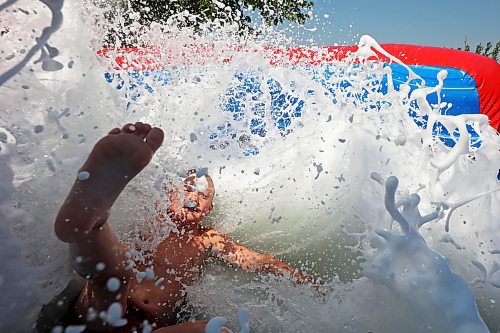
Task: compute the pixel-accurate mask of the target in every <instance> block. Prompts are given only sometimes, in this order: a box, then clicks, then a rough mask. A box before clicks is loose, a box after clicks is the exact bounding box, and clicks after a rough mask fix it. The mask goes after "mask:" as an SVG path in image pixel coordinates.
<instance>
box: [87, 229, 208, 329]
mask: <svg viewBox="0 0 500 333" xmlns="http://www.w3.org/2000/svg"><path fill="white" fill-rule="evenodd" d="M205 235H206V234H205V232H204V231H201V230H200V232H198V233H197V234H196V235H193V234H191V233H189V234H182V235H181V234H180V233H179V232H174V231H172V232H170V234H169V235H168V237H167V238H166V239H165V240H163V241H162V242H161V243H160V244H159V245H158V247H157V249H156V252H155V253H154V255H153V257H152V259H151V260H150V261H149V263H148V265H141V266H138V267H137V269H138V270H139V271H145V269H146V268H147V267H151V268H153V270H154V273H155V277H154V279H143V280H142V281H141V282H137V280H136V279H135V276H133V277H132V278H131V279H130V289H129V291H128V297H127V303H126V310H125V315H124V317H125V318H127V321H128V324H127V325H126V326H125V327H122V328H121V329H118V330H117V331H124V332H129V331H130V330H131V329H132V327H139V326H140V324H142V322H143V321H144V319H147V320H148V322H149V323H150V324H152V323H156V325H157V327H163V326H169V325H174V324H176V323H177V321H178V318H177V313H178V312H179V310H180V309H181V307H182V306H183V305H184V304H185V296H186V292H185V287H186V286H189V285H191V284H192V283H193V282H194V281H196V279H198V277H199V276H200V274H201V270H202V267H203V263H204V262H205V260H206V259H207V258H208V254H209V250H210V248H209V247H207V245H206V244H204V243H205V242H204V239H205V238H206V237H205ZM93 292H94V291H93V290H92V285H90V284H87V287H86V288H85V290H84V292H83V293H82V296H83V297H80V299H79V303H78V305H77V307H78V310H77V312H78V313H84V312H85V311H87V309H88V308H89V307H92V299H93V298H92V297H85V296H91V295H92V294H93Z"/></svg>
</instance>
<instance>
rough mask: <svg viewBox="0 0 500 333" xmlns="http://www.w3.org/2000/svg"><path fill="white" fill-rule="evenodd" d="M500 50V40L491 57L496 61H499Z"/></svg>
mask: <svg viewBox="0 0 500 333" xmlns="http://www.w3.org/2000/svg"><path fill="white" fill-rule="evenodd" d="M499 52H500V42H497V44H496V45H495V48H494V49H493V51H492V52H491V58H493V60H495V61H498V60H499V59H498V53H499Z"/></svg>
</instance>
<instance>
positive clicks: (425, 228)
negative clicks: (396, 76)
mask: <svg viewBox="0 0 500 333" xmlns="http://www.w3.org/2000/svg"><path fill="white" fill-rule="evenodd" d="M50 3H52V2H50ZM59 5H62V2H60V3H54V5H53V6H52V10H53V13H55V14H57V12H58V8H60V7H58V6H59ZM19 8H20V9H22V10H20V9H19ZM14 10H15V12H14ZM62 10H63V14H64V22H63V23H62V25H61V27H60V28H59V30H57V31H56V32H54V29H52V30H50V29H49V30H45V35H46V36H48V37H50V39H49V41H48V44H45V43H46V41H43V40H42V39H40V40H39V47H38V50H35V51H36V52H35V51H33V54H34V57H33V58H31V60H30V61H26V64H27V65H25V66H24V67H23V66H19V67H15V66H16V65H17V64H19V63H22V62H23V61H25V60H23V59H25V58H26V57H27V56H29V55H30V49H31V47H32V46H33V45H35V43H36V41H35V37H38V36H40V35H41V34H42V29H43V28H44V27H48V26H50V25H51V24H52V25H53V27H54V28H55V27H57V25H58V20H59V18H58V15H52V12H51V11H50V10H49V9H48V8H47V7H45V6H44V5H43V4H42V3H40V4H36V5H33V4H32V3H31V2H29V1H18V2H17V3H15V5H11V6H8V7H7V8H2V12H1V13H0V15H1V18H2V24H3V25H6V26H8V28H9V29H8V30H9V31H8V32H7V33H6V34H4V35H3V36H2V37H0V38H1V41H2V43H1V45H2V46H1V51H2V53H1V62H0V69H1V71H0V73H1V74H2V79H3V80H4V81H2V82H4V83H3V85H2V86H0V105H1V107H2V110H3V111H2V113H0V147H1V151H0V170H1V175H2V177H1V179H0V204H1V205H0V216H1V218H2V221H5V223H2V224H1V225H0V228H1V230H0V235H1V236H0V237H2V238H1V239H2V244H1V245H0V246H1V248H2V257H1V259H0V267H2V269H1V273H0V290H1V294H2V300H1V301H0V318H2V319H1V320H0V323H1V325H0V327H1V330H2V331H18V332H26V331H28V330H29V327H31V325H32V324H33V322H34V318H35V317H36V315H37V312H38V311H39V307H40V305H41V304H43V303H45V302H47V301H48V300H49V299H50V298H51V297H52V296H53V295H54V294H56V293H57V292H58V291H59V290H61V289H62V288H63V287H64V286H65V284H66V282H67V280H68V279H69V278H70V277H71V276H72V273H71V268H70V265H69V260H70V258H68V253H67V248H66V246H65V245H64V244H62V243H61V242H60V241H58V240H57V239H56V237H55V235H54V234H53V231H52V230H53V220H54V217H55V214H56V213H57V209H58V207H59V205H60V203H61V202H62V201H63V199H64V197H65V195H66V193H67V191H68V190H69V186H70V185H71V183H72V182H73V180H74V179H75V177H77V170H78V168H79V167H80V165H81V163H82V162H83V160H84V159H85V157H86V155H87V154H88V152H89V151H90V149H91V148H92V146H93V144H94V142H95V141H96V140H97V139H98V138H99V137H100V136H102V135H103V134H104V133H106V132H107V131H108V130H109V129H111V128H112V127H115V126H120V125H121V124H124V123H126V122H134V121H147V122H150V123H152V124H154V125H156V126H160V127H161V128H163V129H164V131H165V133H166V140H165V144H164V145H163V147H162V148H161V149H160V150H159V151H158V153H157V155H156V156H155V158H154V160H153V162H152V164H151V166H149V167H148V168H147V169H146V170H145V172H144V173H142V174H141V175H140V176H139V177H138V178H137V179H136V180H134V181H133V182H132V183H131V184H130V185H129V187H128V188H127V190H126V192H125V193H123V195H122V197H121V198H120V199H119V201H118V202H117V204H116V206H115V208H114V210H113V212H112V218H111V221H110V223H111V224H112V226H113V227H114V228H115V229H116V230H118V232H119V233H121V234H125V233H126V232H128V231H130V230H133V229H134V227H135V226H142V225H143V221H144V216H145V215H148V214H150V213H149V210H151V208H152V203H153V201H154V199H156V198H158V197H160V196H162V191H161V188H162V184H164V183H166V182H168V181H174V182H175V181H178V180H179V177H178V175H179V174H182V172H183V170H186V169H187V168H189V167H192V166H198V167H206V168H208V171H209V173H210V174H211V176H212V177H213V178H214V182H215V185H216V191H217V194H216V210H215V211H214V214H213V216H212V217H211V218H210V219H209V221H208V223H211V224H213V225H214V226H215V227H217V228H218V229H220V230H222V231H224V232H227V233H229V235H230V236H231V237H232V238H233V239H235V240H237V241H239V242H241V243H242V244H244V245H246V246H249V247H251V248H253V249H256V250H259V251H264V252H268V253H271V254H273V255H276V256H278V257H279V258H281V259H282V260H284V261H285V262H287V263H290V264H292V265H293V266H296V267H300V268H301V269H303V270H305V271H306V272H309V273H311V274H314V275H316V276H318V277H321V279H322V280H323V281H325V284H324V285H323V286H322V287H321V288H320V289H321V293H317V292H316V291H314V290H313V289H311V288H309V287H307V286H299V287H293V286H291V285H290V284H289V283H288V282H287V281H282V280H274V279H272V278H269V279H268V278H264V279H262V278H261V277H259V276H257V275H255V274H250V273H246V272H242V271H238V270H236V271H235V270H234V268H228V267H227V266H226V265H224V264H223V263H219V262H213V263H211V264H210V265H209V266H208V268H207V269H206V271H205V273H204V275H203V276H202V278H201V279H200V280H199V281H198V282H197V283H196V284H195V285H194V286H192V287H190V288H189V291H190V293H189V294H188V299H189V303H190V305H189V309H190V310H191V311H192V312H193V314H195V315H196V316H197V317H199V318H212V317H215V316H223V317H225V318H227V319H228V320H229V325H230V326H231V327H233V328H234V329H235V330H237V329H238V328H239V325H240V324H239V323H241V322H244V321H245V320H241V318H238V316H240V317H241V313H240V309H242V308H246V309H248V316H249V326H250V329H251V331H252V332H306V331H311V330H315V331H319V332H332V331H334V332H368V331H373V332H402V331H405V332H486V331H488V329H487V328H486V326H485V324H484V322H486V324H487V325H488V327H489V331H492V332H496V331H497V330H499V328H500V322H499V321H498V320H499V319H498V313H500V308H499V304H498V303H499V302H500V289H499V287H500V272H499V268H500V245H499V244H500V234H499V232H498V227H499V225H498V218H496V219H495V216H500V208H499V207H500V205H499V204H498V203H499V193H498V192H496V191H497V190H498V186H499V185H498V181H497V180H496V175H497V172H498V165H499V162H500V157H499V155H498V149H499V147H500V142H499V138H498V135H497V134H496V133H494V131H493V130H492V129H491V128H489V127H488V126H487V125H486V123H485V120H484V118H480V117H479V118H478V117H477V116H461V117H455V118H451V117H447V118H446V119H445V118H443V116H440V115H438V114H436V106H432V105H428V104H426V102H425V96H426V94H436V93H439V90H440V85H439V84H438V86H436V87H423V88H422V89H419V90H416V91H413V92H412V94H411V95H410V94H409V91H405V89H404V88H403V89H402V90H401V91H394V90H392V89H390V88H389V92H388V93H387V94H382V93H380V92H379V91H378V84H379V82H380V81H381V79H382V78H383V77H384V75H390V73H388V72H387V69H384V68H383V67H382V66H381V65H380V64H377V63H370V62H368V63H365V64H364V65H363V66H359V65H354V64H352V63H350V62H345V63H338V64H331V65H329V66H327V67H314V68H313V67H309V68H308V67H301V66H297V67H292V66H290V64H286V63H284V64H280V65H276V66H270V65H269V61H268V58H267V56H268V55H269V52H268V51H267V50H266V49H264V48H263V45H268V44H274V45H276V44H283V43H285V42H286V43H288V42H289V41H285V40H284V39H283V37H282V36H281V35H279V34H274V33H273V32H272V31H270V32H269V33H268V36H267V37H265V38H262V39H263V40H259V41H256V40H251V41H248V40H247V41H245V40H241V39H240V38H239V37H235V36H234V35H232V34H231V33H230V32H228V31H217V32H213V33H211V34H208V35H207V36H203V37H197V38H193V37H192V35H191V32H189V31H176V30H175V29H170V30H169V29H165V28H164V27H159V26H156V27H153V28H152V30H151V31H149V32H147V33H145V35H143V36H142V38H143V39H144V40H145V41H147V43H148V44H149V45H156V46H160V48H163V49H165V50H173V54H174V59H175V61H176V64H177V66H175V67H174V68H170V67H169V69H168V70H166V71H164V72H163V74H162V75H164V76H162V77H160V78H158V76H157V77H156V78H155V77H154V76H147V77H146V76H141V77H139V78H138V77H134V76H129V75H127V74H126V73H125V72H124V71H122V70H116V69H113V64H112V63H110V62H109V61H107V60H105V59H103V58H98V57H97V56H96V55H95V53H96V51H97V49H98V47H99V46H98V45H97V43H96V39H97V38H98V36H99V35H98V33H99V28H96V27H95V25H93V24H92V17H94V15H96V13H97V10H96V9H95V8H92V7H85V8H81V7H80V6H79V5H76V4H72V3H65V4H64V6H63V7H62ZM53 17H54V19H53ZM1 28H3V27H1ZM52 32H54V33H53V34H51V33H52ZM48 37H47V38H48ZM41 40H42V41H41ZM4 41H5V42H4ZM40 41H41V42H40ZM243 42H245V43H246V44H245V45H246V47H248V49H255V50H257V51H258V52H251V53H245V52H238V51H230V52H229V53H230V56H231V61H230V62H228V63H222V62H221V61H220V60H221V58H220V55H219V54H218V53H216V52H215V53H214V54H212V56H211V57H206V56H204V55H203V54H201V55H192V56H190V57H187V59H186V57H181V56H179V55H180V54H182V53H183V51H184V52H186V51H189V52H191V51H192V50H193V47H196V46H200V45H201V46H203V45H207V44H209V43H210V44H211V45H212V46H213V47H214V49H215V50H220V49H226V50H234V46H235V45H240V44H242V43H243ZM184 44H189V45H190V46H189V47H183V46H182V45H184ZM360 46H361V47H360V50H359V51H358V53H357V54H354V55H352V59H353V60H354V59H356V58H357V59H358V60H359V59H360V60H361V61H363V60H364V58H366V57H367V56H369V53H370V52H371V51H370V47H375V48H376V47H377V45H376V42H375V41H374V40H372V39H371V38H369V37H363V38H361V40H360ZM54 48H56V49H54ZM42 49H43V52H45V55H44V57H43V58H42V59H41V61H40V62H37V63H36V64H34V63H33V61H35V60H37V59H38V57H39V56H40V54H41V53H42V54H43V52H42V51H41V50H42ZM175 55H177V57H175ZM225 57H227V55H224V56H223V58H225ZM162 59H165V58H160V59H157V60H158V61H160V62H161V61H164V60H162ZM200 59H203V60H204V64H203V65H200ZM169 61H170V60H169ZM395 61H396V60H395ZM165 62H166V63H167V65H170V64H171V62H167V61H165ZM21 67H22V68H21ZM11 68H16V70H15V72H16V73H17V74H16V75H14V76H12V75H10V74H9V73H14V72H9V69H11ZM105 72H108V73H111V74H114V75H118V74H119V75H120V78H121V79H123V80H124V82H123V84H124V85H123V87H122V88H121V89H116V88H117V85H119V83H121V81H120V78H118V77H117V76H115V77H113V80H112V82H111V84H110V83H109V82H107V81H106V79H105V77H104V73H105ZM6 74H9V75H6ZM445 76H446V74H445V73H440V75H439V77H438V79H440V80H441V81H442V80H446V78H445ZM165 78H168V79H165ZM108 79H109V77H108ZM138 80H142V81H145V82H146V83H147V84H148V86H146V85H144V84H143V85H140V86H139V87H135V88H133V89H129V87H130V84H137V81H138ZM165 80H166V81H168V83H167V84H164V83H165ZM346 81H347V82H349V83H350V84H349V85H347V86H346V85H345V84H344V83H345V82H346ZM147 87H150V88H152V90H154V92H151V91H150V90H151V89H149V88H147ZM282 96H283V97H282ZM230 98H235V99H236V101H237V102H238V103H239V104H238V105H239V106H240V108H241V109H240V110H241V111H242V112H239V113H238V114H237V115H235V112H230V111H228V110H226V109H225V106H226V105H227V104H228V103H229V102H230V101H229V99H230ZM280 98H283V99H284V100H285V104H280V105H282V106H281V107H276V108H274V109H273V105H276V104H273V103H276V100H279V99H280ZM443 101H444V102H446V99H445V98H443ZM283 105H284V106H283ZM409 109H412V110H414V109H415V110H417V111H418V112H419V114H420V115H423V114H425V113H427V114H429V119H430V121H431V122H432V121H434V120H435V121H440V122H441V123H443V124H444V125H445V126H448V127H449V129H452V130H454V129H455V128H457V131H459V132H460V134H461V137H460V140H459V141H458V143H457V144H456V145H455V148H453V150H450V148H448V147H446V146H444V145H443V144H442V143H440V142H439V140H436V139H435V138H434V137H433V135H432V133H430V132H428V131H427V132H426V131H424V130H422V129H420V128H418V127H417V126H416V125H415V123H414V121H413V119H411V117H409V116H408V110H409ZM256 112H257V113H256ZM285 113H288V114H289V115H292V116H289V117H288V118H286V117H284V116H283V115H284V114H285ZM285 118H286V119H285ZM280 119H281V120H283V121H284V120H286V121H287V124H288V125H287V126H286V127H285V128H284V129H283V127H281V128H280V127H279V126H277V125H276V124H277V123H278V122H279V120H280ZM252 121H254V123H253V124H255V123H256V122H257V123H258V125H255V126H253V127H252V125H251V124H252ZM465 122H469V123H474V124H475V126H476V127H477V128H478V130H479V129H480V133H481V135H482V139H483V142H482V145H481V147H480V148H470V147H469V140H468V136H467V135H466V134H465V132H464V131H463V130H464V124H465ZM228 124H230V126H228ZM262 134H265V135H262ZM391 176H396V177H397V178H398V180H399V184H398V185H397V184H396V181H395V178H392V177H391ZM415 194H418V197H417V196H416V195H415ZM417 205H418V210H417ZM145 207H146V208H145ZM396 207H400V208H401V212H400V213H398V211H397V210H396ZM450 212H453V213H452V214H451V215H450ZM446 225H448V227H447V228H446ZM447 230H448V231H447ZM450 269H451V270H450ZM474 302H475V303H476V304H477V308H476V306H475V304H474ZM478 310H479V313H478V312H477V311H478ZM244 313H245V312H244V311H243V316H245V314H244ZM238 319H240V321H238ZM483 320H484V322H483ZM243 326H244V325H243Z"/></svg>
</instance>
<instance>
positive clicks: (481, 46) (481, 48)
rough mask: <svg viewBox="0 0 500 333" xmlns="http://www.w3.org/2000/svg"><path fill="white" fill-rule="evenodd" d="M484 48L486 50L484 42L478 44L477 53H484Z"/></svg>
mask: <svg viewBox="0 0 500 333" xmlns="http://www.w3.org/2000/svg"><path fill="white" fill-rule="evenodd" d="M483 50H484V46H483V44H481V43H479V44H477V46H476V53H477V54H482V53H483Z"/></svg>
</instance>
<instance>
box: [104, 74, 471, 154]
mask: <svg viewBox="0 0 500 333" xmlns="http://www.w3.org/2000/svg"><path fill="white" fill-rule="evenodd" d="M331 66H334V65H331V64H326V65H320V66H314V67H310V68H306V70H307V71H308V72H309V73H310V75H311V77H312V79H313V80H315V81H317V82H320V83H321V84H322V85H323V87H325V89H326V90H327V91H328V92H329V94H330V97H331V98H332V102H333V103H336V102H337V100H336V96H337V94H338V93H339V91H343V90H344V91H349V90H348V88H349V87H350V86H351V84H350V82H349V81H348V80H341V81H340V82H339V81H337V82H336V83H332V82H331V80H330V78H331V77H332V75H334V74H338V71H339V69H338V68H336V67H335V68H332V67H331ZM386 66H390V67H391V70H392V78H393V83H394V87H395V89H396V90H399V89H400V88H401V85H402V84H404V83H406V82H407V79H408V70H407V69H406V68H405V67H404V66H401V65H398V64H387V65H386ZM408 67H410V68H411V69H412V70H413V71H414V72H415V73H416V74H417V75H419V76H420V77H422V78H423V79H424V80H425V82H426V86H427V87H433V86H436V85H437V84H438V81H437V79H436V77H437V74H438V73H439V71H441V70H443V69H445V70H447V72H448V75H447V78H446V80H445V81H444V85H443V89H442V91H441V101H442V102H451V104H448V105H447V107H446V108H444V109H443V114H448V115H458V114H464V113H468V114H471V113H479V95H478V92H477V89H476V83H475V81H474V79H473V78H472V77H471V76H470V75H468V74H467V73H466V72H464V71H462V70H457V69H454V68H443V67H433V66H408ZM127 76H128V77H127V78H126V79H124V78H123V77H122V74H118V73H117V74H111V73H105V79H106V81H107V82H109V83H110V84H113V85H115V88H116V89H117V90H124V91H125V97H126V98H129V99H130V100H132V101H137V100H138V99H139V98H140V97H141V95H142V94H144V93H154V92H155V87H158V86H165V85H168V84H169V82H170V80H171V78H172V73H171V72H170V71H168V70H164V69H156V70H145V71H139V72H130V73H127ZM234 77H235V80H234V83H233V85H232V86H230V87H228V89H227V91H226V94H225V95H224V96H221V104H220V107H221V110H222V111H223V112H228V113H230V114H231V120H232V122H233V123H231V122H227V123H226V124H221V125H219V126H218V127H217V131H216V132H214V133H212V134H211V135H210V139H211V140H212V143H211V145H210V148H211V149H224V148H225V147H226V146H227V145H228V144H229V142H230V141H236V142H238V144H239V145H240V147H241V148H242V151H243V154H244V155H246V156H249V155H256V154H258V153H259V151H258V148H257V147H252V146H251V145H250V142H251V138H250V136H251V135H257V136H260V137H264V136H266V134H267V132H268V131H269V128H267V126H269V124H271V125H273V126H274V128H275V129H277V130H278V131H279V133H280V134H281V135H283V136H286V135H287V134H288V133H290V132H291V131H293V127H294V126H303V124H302V122H301V121H300V118H301V117H302V112H303V110H302V109H303V107H304V104H305V102H304V100H302V99H300V96H294V95H293V92H294V87H293V86H292V87H287V89H286V91H283V89H282V87H281V84H280V83H279V82H278V81H277V80H275V79H272V78H268V79H264V80H262V77H261V75H258V74H252V73H237V74H235V76H234ZM421 84H422V82H421V80H412V81H411V82H409V86H410V89H411V91H413V90H414V89H417V88H420V87H421ZM264 86H265V87H264ZM374 86H378V88H375V89H378V91H380V92H382V93H387V78H386V76H383V78H382V80H381V81H379V83H378V84H377V82H376V81H374ZM264 91H267V92H269V94H270V98H269V96H263V95H264ZM308 93H309V94H311V95H313V94H315V91H313V90H309V92H308ZM249 97H250V98H249ZM262 97H266V98H262ZM357 99H358V100H359V101H360V106H361V104H363V102H365V101H368V91H366V93H365V94H364V95H363V96H359V98H357ZM264 100H270V101H271V103H270V105H266V104H265V103H264V102H263V101H264ZM427 101H428V102H429V103H430V104H431V105H433V104H434V105H436V104H437V102H438V99H437V94H435V93H434V94H430V95H428V96H427ZM354 103H356V99H354ZM383 103H384V102H375V103H366V104H365V105H363V108H364V109H365V110H366V105H368V107H369V108H370V109H380V108H381V106H382V105H381V104H383ZM128 106H130V103H129V105H128ZM363 108H360V111H362V110H363ZM410 115H411V116H412V117H413V118H414V120H415V122H416V123H417V124H418V125H419V126H420V127H422V128H426V126H427V116H424V117H418V116H417V112H416V106H414V107H413V111H412V110H410ZM248 119H250V120H249V121H248ZM242 121H245V122H246V123H245V124H244V125H245V126H246V127H247V130H246V133H245V134H241V133H238V131H237V130H236V129H235V127H236V126H235V124H236V122H242ZM240 125H241V124H240ZM238 127H239V128H241V126H238ZM468 130H469V133H470V134H471V145H472V146H475V147H478V146H479V145H480V139H479V136H478V135H477V133H475V132H474V131H473V129H472V127H471V126H468ZM433 132H434V133H435V134H436V135H437V137H439V138H440V140H441V141H442V142H444V143H445V144H446V145H447V146H450V147H453V146H454V145H455V141H456V139H457V138H458V133H452V134H450V133H448V131H446V129H445V128H444V127H443V126H441V125H440V124H435V126H434V128H433Z"/></svg>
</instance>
